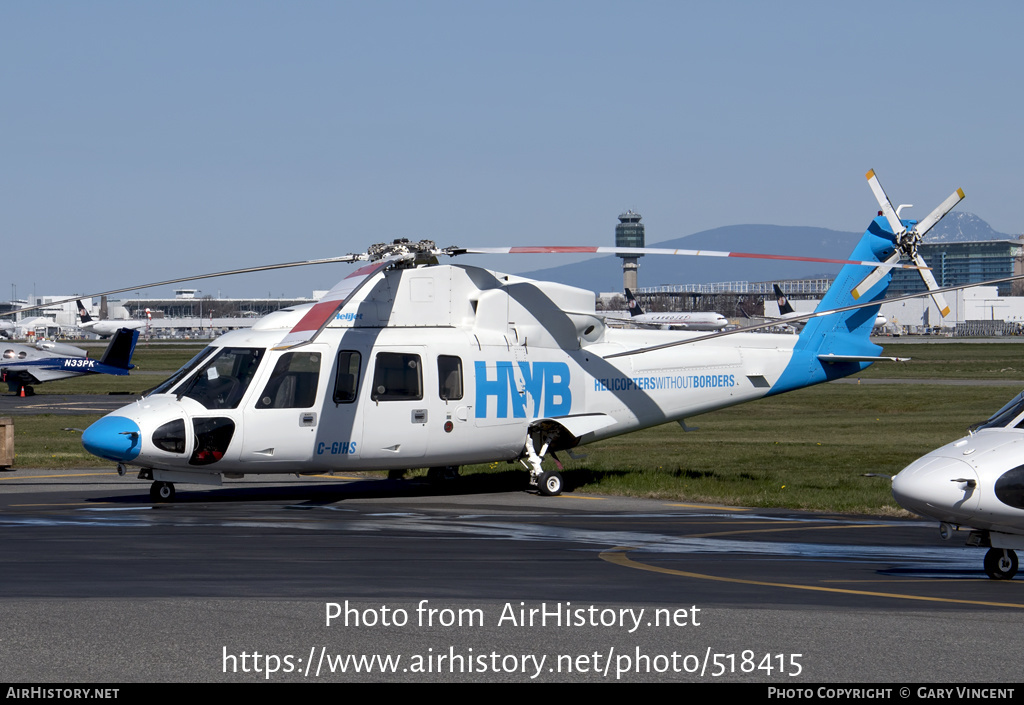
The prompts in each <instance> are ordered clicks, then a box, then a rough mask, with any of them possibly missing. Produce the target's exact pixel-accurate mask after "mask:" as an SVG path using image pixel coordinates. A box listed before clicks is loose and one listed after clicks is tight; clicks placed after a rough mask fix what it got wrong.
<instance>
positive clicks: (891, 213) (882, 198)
mask: <svg viewBox="0 0 1024 705" xmlns="http://www.w3.org/2000/svg"><path fill="white" fill-rule="evenodd" d="M865 176H867V178H868V185H869V186H870V187H871V193H873V194H875V200H876V201H878V206H879V208H881V209H882V215H884V216H885V219H886V220H887V221H889V227H890V228H891V229H892V232H893V234H894V235H896V237H897V238H899V237H900V236H901V235H903V233H905V232H906V231H907V229H906V228H905V227H904V226H903V223H902V222H901V221H900V217H899V216H898V215H896V209H894V208H893V207H892V203H891V202H890V201H889V197H888V196H886V195H885V191H884V190H882V184H880V183H878V177H877V176H875V170H874V169H871V170H870V171H869V172H868V173H867V174H866V175H865Z"/></svg>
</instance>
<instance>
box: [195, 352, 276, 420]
mask: <svg viewBox="0 0 1024 705" xmlns="http://www.w3.org/2000/svg"><path fill="white" fill-rule="evenodd" d="M264 352H265V350H264V348H221V349H220V351H219V352H217V354H216V355H214V356H213V357H212V358H211V359H210V360H209V361H208V362H207V363H206V364H205V365H203V366H202V368H200V370H199V372H197V373H196V374H195V376H194V377H192V379H191V380H190V381H189V382H187V383H186V384H185V385H183V386H182V387H181V389H180V390H179V391H178V396H179V398H180V397H189V398H190V399H195V400H196V401H197V402H199V403H200V404H202V405H203V406H205V407H206V408H207V409H235V408H237V407H238V404H239V403H240V402H241V401H242V397H243V396H244V395H245V392H246V390H247V389H249V384H250V383H251V382H252V378H253V377H254V376H255V375H256V370H257V369H258V368H259V366H260V361H261V360H262V359H263V353H264Z"/></svg>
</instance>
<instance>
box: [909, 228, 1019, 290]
mask: <svg viewBox="0 0 1024 705" xmlns="http://www.w3.org/2000/svg"><path fill="white" fill-rule="evenodd" d="M918 252H920V253H921V256H922V257H923V258H924V261H925V262H927V263H928V266H930V267H931V268H932V274H934V275H935V280H936V281H937V282H938V283H939V286H940V287H945V286H960V285H961V284H977V283H979V282H983V281H990V280H992V279H1000V278H1002V277H1010V276H1013V275H1015V274H1024V243H1022V242H1021V241H1020V240H981V241H975V242H923V243H921V244H920V245H919V246H918ZM922 291H925V284H924V281H923V280H922V279H921V276H920V275H919V274H918V273H917V272H916V271H915V270H913V269H895V270H893V273H892V283H891V284H890V285H889V296H904V295H906V294H917V293H919V292H922ZM999 295H1000V296H1021V295H1024V283H1021V282H1007V283H1005V284H1000V285H999Z"/></svg>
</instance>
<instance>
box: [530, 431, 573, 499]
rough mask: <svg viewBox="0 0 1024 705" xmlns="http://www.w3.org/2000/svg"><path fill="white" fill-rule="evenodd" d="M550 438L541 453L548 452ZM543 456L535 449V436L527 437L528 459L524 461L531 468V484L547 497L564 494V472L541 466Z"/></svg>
mask: <svg viewBox="0 0 1024 705" xmlns="http://www.w3.org/2000/svg"><path fill="white" fill-rule="evenodd" d="M549 443H550V439H546V440H545V442H544V446H543V447H542V448H541V453H545V452H547V449H548V444H549ZM541 460H542V458H541V456H540V455H539V454H538V453H537V451H536V450H534V449H533V437H532V436H529V435H528V436H527V437H526V460H525V461H524V462H523V464H524V465H526V467H527V468H529V470H530V484H531V485H533V486H535V487H536V488H537V492H539V493H540V494H541V495H543V496H545V497H557V496H558V495H560V494H562V487H563V486H564V483H563V482H562V473H560V472H558V471H557V470H545V469H544V468H542V467H541V464H540V463H541Z"/></svg>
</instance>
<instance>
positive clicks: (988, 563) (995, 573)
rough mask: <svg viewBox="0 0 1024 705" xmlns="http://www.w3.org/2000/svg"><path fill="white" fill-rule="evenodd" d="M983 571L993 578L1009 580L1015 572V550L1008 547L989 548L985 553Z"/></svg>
mask: <svg viewBox="0 0 1024 705" xmlns="http://www.w3.org/2000/svg"><path fill="white" fill-rule="evenodd" d="M985 572H986V573H988V577H990V578H992V579H993V580H1010V579H1012V578H1013V576H1014V575H1016V574H1017V552H1016V551H1013V550H1011V549H1009V548H990V549H989V550H988V553H986V554H985Z"/></svg>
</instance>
